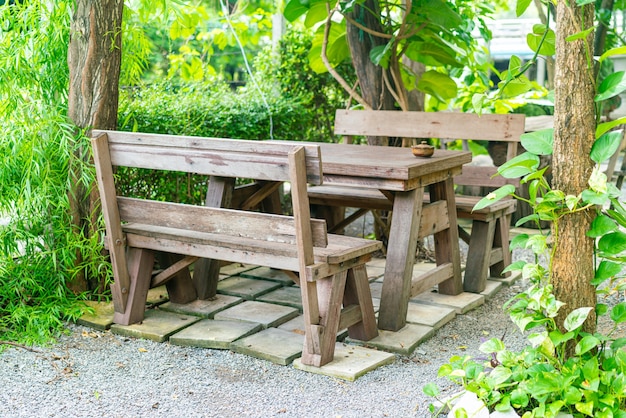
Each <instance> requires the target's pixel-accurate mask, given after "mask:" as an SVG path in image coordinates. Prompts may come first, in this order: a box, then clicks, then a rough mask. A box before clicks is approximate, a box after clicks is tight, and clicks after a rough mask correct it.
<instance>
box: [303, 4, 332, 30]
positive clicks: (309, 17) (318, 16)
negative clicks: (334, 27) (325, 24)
mask: <svg viewBox="0 0 626 418" xmlns="http://www.w3.org/2000/svg"><path fill="white" fill-rule="evenodd" d="M326 5H327V3H326V2H315V3H313V4H311V8H310V9H309V11H308V12H307V14H306V17H305V18H304V26H306V27H307V28H312V27H313V26H315V25H316V24H317V23H319V22H322V21H324V20H326V19H327V18H328V9H327V8H326Z"/></svg>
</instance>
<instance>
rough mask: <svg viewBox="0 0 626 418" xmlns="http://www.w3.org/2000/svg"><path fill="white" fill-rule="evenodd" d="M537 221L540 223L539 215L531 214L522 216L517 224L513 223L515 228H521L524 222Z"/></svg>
mask: <svg viewBox="0 0 626 418" xmlns="http://www.w3.org/2000/svg"><path fill="white" fill-rule="evenodd" d="M539 221H540V218H539V214H538V213H531V214H530V215H528V216H524V217H523V218H520V219H518V220H517V222H515V226H522V225H524V224H525V223H526V222H539Z"/></svg>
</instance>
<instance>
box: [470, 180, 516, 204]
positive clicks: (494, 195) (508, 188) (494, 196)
mask: <svg viewBox="0 0 626 418" xmlns="http://www.w3.org/2000/svg"><path fill="white" fill-rule="evenodd" d="M513 193H515V186H513V185H512V184H505V185H504V186H502V187H500V188H498V189H496V190H494V191H493V192H491V193H489V194H487V196H485V197H483V198H482V199H480V200H479V201H478V203H476V205H474V208H473V209H472V210H481V209H483V208H486V207H487V206H489V205H492V204H494V203H496V202H497V201H498V200H500V199H502V198H504V197H506V196H510V195H512V194H513Z"/></svg>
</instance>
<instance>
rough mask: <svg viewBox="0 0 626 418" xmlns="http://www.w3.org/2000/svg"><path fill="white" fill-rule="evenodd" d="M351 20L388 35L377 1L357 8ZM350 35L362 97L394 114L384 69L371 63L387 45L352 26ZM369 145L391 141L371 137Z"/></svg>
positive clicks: (392, 101) (374, 107)
mask: <svg viewBox="0 0 626 418" xmlns="http://www.w3.org/2000/svg"><path fill="white" fill-rule="evenodd" d="M348 16H349V17H350V18H351V19H352V20H354V21H356V22H359V23H360V24H361V25H364V26H365V27H367V28H369V29H372V30H373V31H376V32H378V33H382V32H384V29H383V27H382V24H381V22H380V8H379V4H378V1H376V0H366V1H365V3H363V4H362V5H355V6H354V10H353V11H352V12H351V13H350V14H349V15H348ZM346 32H347V38H348V45H349V47H350V53H351V55H352V65H353V66H354V69H355V71H356V75H357V78H358V79H359V86H360V87H361V96H362V97H363V99H365V101H366V102H367V103H368V104H369V105H370V106H371V107H372V109H374V110H393V109H394V99H393V96H392V95H391V93H390V92H389V90H388V89H387V87H386V86H385V82H384V79H383V71H384V68H383V67H380V66H377V65H375V64H374V63H373V62H372V60H371V59H370V51H371V50H372V49H373V48H375V47H377V46H379V45H383V44H385V42H386V41H385V40H384V39H381V38H379V37H376V36H374V35H372V34H369V33H367V32H365V31H363V30H361V29H359V28H358V27H356V26H354V25H352V24H350V23H349V22H348V23H347V29H346ZM367 142H368V144H369V145H388V141H387V138H384V137H368V138H367Z"/></svg>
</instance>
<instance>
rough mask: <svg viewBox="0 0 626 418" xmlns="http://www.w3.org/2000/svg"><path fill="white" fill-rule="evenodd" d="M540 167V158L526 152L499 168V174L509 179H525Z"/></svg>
mask: <svg viewBox="0 0 626 418" xmlns="http://www.w3.org/2000/svg"><path fill="white" fill-rule="evenodd" d="M537 167H539V157H538V156H537V155H535V154H532V153H530V152H525V153H523V154H520V155H518V156H517V157H515V158H512V159H510V160H509V161H507V162H506V163H504V164H502V165H501V166H500V167H498V173H500V175H501V176H502V177H506V178H508V179H513V178H519V177H523V176H525V175H527V174H530V173H532V172H533V171H535V170H536V169H537Z"/></svg>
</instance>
